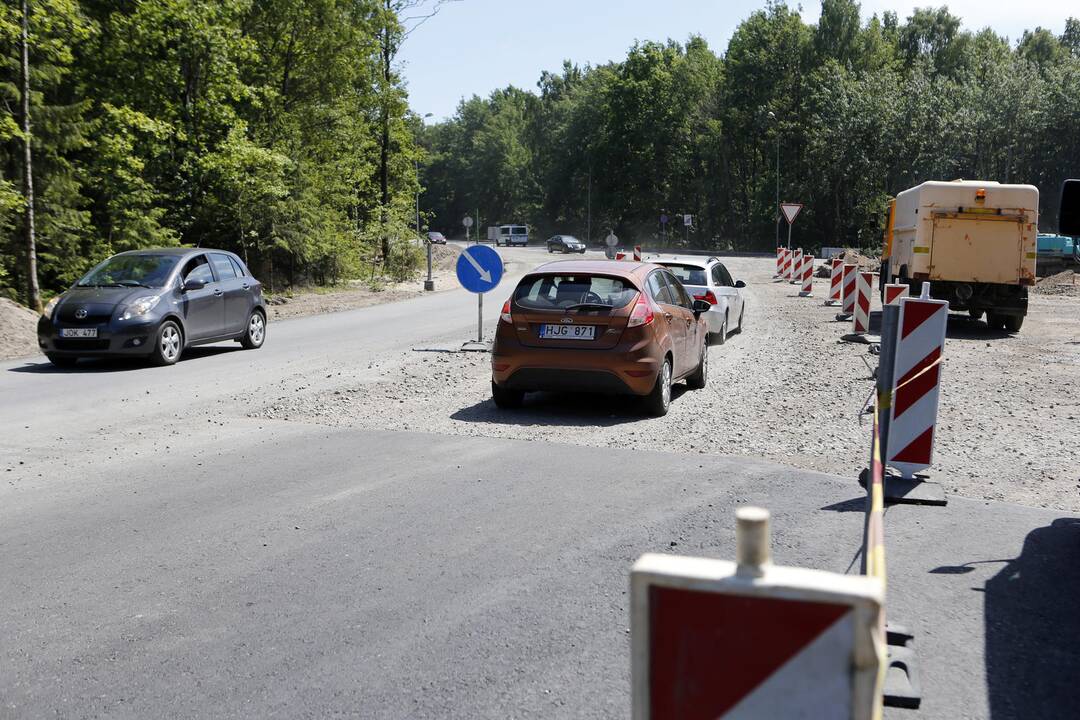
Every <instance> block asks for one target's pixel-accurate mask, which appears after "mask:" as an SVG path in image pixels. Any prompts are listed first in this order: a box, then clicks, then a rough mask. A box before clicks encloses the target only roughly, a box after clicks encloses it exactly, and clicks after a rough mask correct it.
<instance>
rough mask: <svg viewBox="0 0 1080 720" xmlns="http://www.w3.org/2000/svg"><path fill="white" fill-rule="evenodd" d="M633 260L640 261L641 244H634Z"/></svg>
mask: <svg viewBox="0 0 1080 720" xmlns="http://www.w3.org/2000/svg"><path fill="white" fill-rule="evenodd" d="M634 262H641V246H640V245H635V246H634Z"/></svg>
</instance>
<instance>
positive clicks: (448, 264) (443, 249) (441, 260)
mask: <svg viewBox="0 0 1080 720" xmlns="http://www.w3.org/2000/svg"><path fill="white" fill-rule="evenodd" d="M459 255H461V248H459V247H458V246H457V245H432V246H431V267H432V269H433V270H453V269H454V268H455V267H456V266H457V259H458V256H459Z"/></svg>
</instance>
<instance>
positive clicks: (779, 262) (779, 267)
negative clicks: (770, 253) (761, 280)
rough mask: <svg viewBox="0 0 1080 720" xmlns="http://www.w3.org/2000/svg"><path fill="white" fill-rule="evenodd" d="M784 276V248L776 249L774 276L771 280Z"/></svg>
mask: <svg viewBox="0 0 1080 720" xmlns="http://www.w3.org/2000/svg"><path fill="white" fill-rule="evenodd" d="M783 275H784V248H782V247H778V248H776V274H775V275H773V278H774V279H775V278H778V277H783Z"/></svg>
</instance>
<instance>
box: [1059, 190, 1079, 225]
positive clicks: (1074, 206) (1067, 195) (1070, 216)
mask: <svg viewBox="0 0 1080 720" xmlns="http://www.w3.org/2000/svg"><path fill="white" fill-rule="evenodd" d="M1058 232H1059V233H1061V234H1062V235H1070V236H1073V237H1077V236H1080V180H1066V181H1065V182H1064V183H1063V184H1062V186H1061V206H1060V207H1059V208H1058Z"/></svg>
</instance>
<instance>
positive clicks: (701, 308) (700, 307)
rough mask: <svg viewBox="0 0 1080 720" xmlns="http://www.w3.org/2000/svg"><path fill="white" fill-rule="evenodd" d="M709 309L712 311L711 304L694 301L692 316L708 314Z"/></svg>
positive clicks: (703, 301)
mask: <svg viewBox="0 0 1080 720" xmlns="http://www.w3.org/2000/svg"><path fill="white" fill-rule="evenodd" d="M710 309H712V303H710V302H706V301H705V300H695V301H694V314H695V315H700V314H701V313H703V312H709V310H710Z"/></svg>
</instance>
